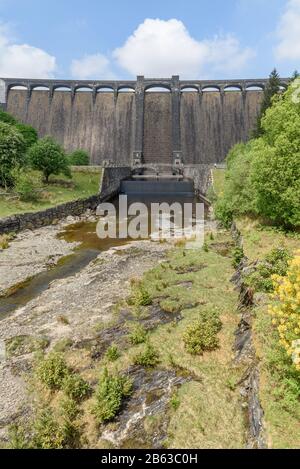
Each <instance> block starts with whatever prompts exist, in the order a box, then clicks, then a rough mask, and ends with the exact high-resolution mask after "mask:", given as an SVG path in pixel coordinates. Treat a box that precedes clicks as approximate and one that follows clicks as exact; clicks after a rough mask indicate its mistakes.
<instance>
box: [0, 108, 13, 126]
mask: <svg viewBox="0 0 300 469" xmlns="http://www.w3.org/2000/svg"><path fill="white" fill-rule="evenodd" d="M0 122H5V123H6V124H10V125H16V124H17V119H15V118H14V117H13V116H12V115H10V114H9V113H8V112H5V111H2V109H0Z"/></svg>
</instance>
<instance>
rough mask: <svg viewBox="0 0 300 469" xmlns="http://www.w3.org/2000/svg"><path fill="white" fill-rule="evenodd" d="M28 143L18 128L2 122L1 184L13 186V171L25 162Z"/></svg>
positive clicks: (0, 136)
mask: <svg viewBox="0 0 300 469" xmlns="http://www.w3.org/2000/svg"><path fill="white" fill-rule="evenodd" d="M25 150H26V145H25V141H24V138H23V136H22V135H21V134H20V132H18V130H17V129H16V128H15V127H14V126H12V125H10V124H7V123H5V122H0V185H1V186H4V187H11V186H13V184H14V177H13V171H14V170H15V169H17V168H19V167H21V166H22V165H23V164H24V161H25V157H24V155H25Z"/></svg>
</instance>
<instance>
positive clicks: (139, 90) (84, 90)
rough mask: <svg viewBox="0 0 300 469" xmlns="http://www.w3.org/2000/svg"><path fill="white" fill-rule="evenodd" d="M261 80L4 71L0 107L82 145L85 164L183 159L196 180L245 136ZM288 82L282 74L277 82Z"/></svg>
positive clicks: (42, 131) (70, 145)
mask: <svg viewBox="0 0 300 469" xmlns="http://www.w3.org/2000/svg"><path fill="white" fill-rule="evenodd" d="M267 81H268V80H226V81H225V80H219V81H216V80H214V81H203V80H202V81H201V80H200V81H199V80H188V81H182V80H180V78H179V76H173V77H172V78H170V79H148V78H145V77H143V76H139V77H137V79H136V80H135V81H92V82H91V81H86V80H84V81H74V80H25V79H14V78H11V79H8V78H4V79H0V106H1V107H2V108H4V109H6V110H7V111H8V112H10V113H11V114H12V115H13V116H15V117H16V118H17V119H19V120H20V121H22V122H24V123H26V124H30V125H32V126H33V127H35V128H36V129H37V130H38V133H39V136H40V137H43V136H45V135H51V136H53V137H54V138H55V139H56V140H57V141H58V142H60V143H61V144H62V145H63V146H64V148H65V149H66V151H68V152H71V151H73V150H75V149H79V148H80V149H85V150H87V151H88V152H89V154H90V158H91V164H94V165H101V164H106V165H108V166H110V165H118V166H132V165H133V166H134V167H135V168H138V167H143V166H144V167H151V166H153V165H160V166H161V167H162V168H164V167H165V168H170V167H171V168H172V167H174V166H175V167H176V166H180V165H183V166H184V168H185V173H184V175H185V177H190V178H192V179H194V180H195V167H197V168H198V171H197V173H199V168H201V167H202V168H203V170H204V168H207V167H208V166H211V165H213V164H215V163H222V162H223V161H224V159H225V157H226V155H227V153H228V151H229V150H230V148H231V147H232V146H233V145H234V144H236V143H238V142H244V141H247V139H248V138H249V136H250V134H251V131H252V129H253V127H254V125H255V122H256V119H257V115H258V113H259V110H260V105H261V100H262V91H263V90H264V88H265V86H266V83H267ZM288 81H289V80H287V79H283V80H282V83H281V84H282V87H283V88H286V87H287V85H288ZM152 169H153V168H152ZM161 171H163V170H162V169H161ZM144 172H145V170H144ZM167 172H170V171H169V170H167ZM202 173H203V171H202ZM140 174H143V172H142V173H140ZM200 178H201V176H200ZM196 185H198V186H199V185H202V186H203V185H205V181H204V180H202V181H198V183H197V184H196ZM203 189H205V188H203Z"/></svg>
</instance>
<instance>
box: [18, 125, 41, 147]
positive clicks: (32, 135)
mask: <svg viewBox="0 0 300 469" xmlns="http://www.w3.org/2000/svg"><path fill="white" fill-rule="evenodd" d="M15 127H16V129H17V130H18V132H19V133H20V134H21V135H22V136H23V138H24V141H25V147H26V150H28V149H29V148H30V147H32V145H34V144H35V143H36V142H37V141H38V133H37V131H36V129H34V128H33V127H31V126H30V125H25V124H16V125H15Z"/></svg>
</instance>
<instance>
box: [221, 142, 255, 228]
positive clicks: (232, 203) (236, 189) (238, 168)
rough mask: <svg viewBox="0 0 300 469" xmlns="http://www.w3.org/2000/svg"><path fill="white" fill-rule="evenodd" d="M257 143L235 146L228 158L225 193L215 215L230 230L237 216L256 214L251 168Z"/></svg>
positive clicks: (222, 194)
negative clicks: (249, 213)
mask: <svg viewBox="0 0 300 469" xmlns="http://www.w3.org/2000/svg"><path fill="white" fill-rule="evenodd" d="M255 152H256V144H255V142H249V143H247V144H244V143H239V144H237V145H235V146H234V147H233V148H232V150H231V151H230V152H229V154H228V156H227V171H226V174H225V183H224V192H222V193H221V194H220V195H219V197H218V200H217V202H216V206H215V213H216V216H217V218H218V219H219V220H221V221H222V223H223V224H224V226H225V227H227V228H229V227H230V225H231V223H232V220H233V217H234V216H235V215H237V214H243V213H248V212H255V195H254V193H253V188H252V186H251V180H250V167H251V161H252V159H253V156H254V153H255Z"/></svg>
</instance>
